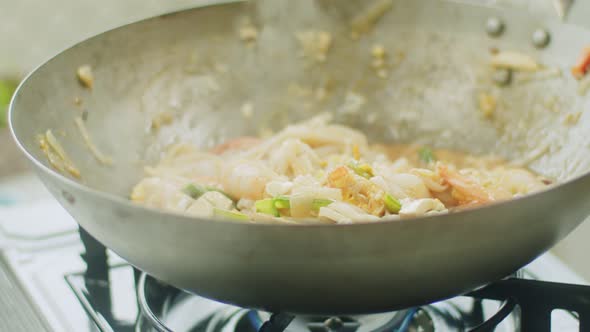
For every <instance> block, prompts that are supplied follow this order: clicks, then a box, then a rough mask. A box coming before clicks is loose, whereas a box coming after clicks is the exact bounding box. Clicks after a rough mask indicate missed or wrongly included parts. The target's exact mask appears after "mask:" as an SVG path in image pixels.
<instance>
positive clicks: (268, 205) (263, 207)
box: [254, 198, 281, 217]
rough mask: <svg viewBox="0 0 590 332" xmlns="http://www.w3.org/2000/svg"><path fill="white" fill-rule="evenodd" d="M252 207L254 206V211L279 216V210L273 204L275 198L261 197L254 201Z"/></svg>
mask: <svg viewBox="0 0 590 332" xmlns="http://www.w3.org/2000/svg"><path fill="white" fill-rule="evenodd" d="M254 208H256V212H260V213H264V214H270V215H272V216H275V217H280V216H281V215H280V214H279V211H278V210H277V208H276V206H275V200H274V199H272V198H267V199H261V200H259V201H256V202H255V203H254Z"/></svg>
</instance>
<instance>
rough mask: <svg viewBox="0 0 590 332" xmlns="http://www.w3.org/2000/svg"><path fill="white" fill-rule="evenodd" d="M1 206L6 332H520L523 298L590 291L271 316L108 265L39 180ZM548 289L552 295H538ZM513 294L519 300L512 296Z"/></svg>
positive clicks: (562, 273)
mask: <svg viewBox="0 0 590 332" xmlns="http://www.w3.org/2000/svg"><path fill="white" fill-rule="evenodd" d="M23 189H24V190H23ZM23 192H28V193H34V194H33V195H26V196H25V195H22V194H20V193H23ZM0 198H2V199H0V331H82V332H83V331H113V332H119V331H138V332H139V331H175V332H182V331H195V332H196V331H207V332H215V331H224V332H231V331H244V332H250V331H252V332H253V331H258V330H262V331H288V332H297V331H311V332H320V331H322V332H323V331H328V332H329V331H333V332H336V331H338V332H346V331H350V332H352V331H357V332H370V331H399V332H404V331H424V332H427V331H470V330H472V329H474V328H476V327H477V326H480V327H479V329H476V331H487V330H490V329H489V325H485V324H486V323H484V321H487V320H490V319H492V320H494V319H496V320H499V321H500V323H499V325H497V327H495V331H518V330H519V326H521V325H520V323H521V322H520V320H521V319H522V318H523V317H524V316H523V315H522V314H523V313H522V312H520V311H521V310H519V309H518V307H517V306H515V299H517V298H518V296H520V295H519V294H518V293H519V292H520V293H525V292H532V291H535V292H536V293H534V294H537V295H538V296H540V297H538V300H539V303H544V301H541V299H544V298H551V299H556V300H560V299H561V300H564V301H566V300H568V299H566V297H567V296H562V294H582V293H584V292H585V293H586V294H587V293H588V290H586V289H585V288H584V287H582V288H579V289H578V288H574V289H568V287H569V286H571V285H565V286H563V285H562V284H556V285H557V286H555V287H549V286H547V283H542V282H539V284H534V283H533V284H531V283H523V281H522V280H521V279H510V280H506V281H505V282H503V283H499V284H496V285H495V287H496V289H494V288H490V287H488V288H484V289H483V290H480V291H479V293H475V294H471V295H472V296H465V297H457V298H454V299H450V300H447V301H443V302H439V303H434V304H431V305H428V306H424V307H420V308H409V309H406V310H402V311H397V312H393V313H383V314H375V315H365V316H348V317H318V316H301V317H299V316H298V317H293V316H290V315H286V314H281V313H278V314H275V315H271V314H270V313H266V312H258V311H254V310H248V309H243V308H238V307H234V306H229V305H226V304H222V303H218V302H215V301H211V300H208V299H204V298H201V297H198V296H194V295H191V294H187V293H185V292H183V291H181V290H178V289H176V288H173V287H171V286H168V285H166V284H163V283H161V282H159V281H157V280H155V279H153V278H152V277H150V276H147V275H142V274H141V273H140V272H139V271H137V270H135V269H134V268H133V267H131V266H130V265H129V264H127V263H126V262H125V261H124V260H123V259H121V258H119V257H117V256H116V255H115V254H114V253H112V252H108V260H107V259H106V258H107V257H106V256H107V255H106V252H105V251H104V249H101V248H100V245H99V244H97V243H96V242H93V240H92V239H91V238H89V237H88V236H87V235H86V234H85V233H84V232H82V239H84V244H86V248H85V246H84V244H83V242H82V241H81V238H80V234H79V232H78V227H77V225H76V223H75V222H74V221H73V220H72V218H71V217H70V216H69V215H68V214H67V213H66V212H65V211H64V210H63V209H62V208H61V207H60V206H59V205H58V204H57V203H56V202H55V201H54V200H53V199H52V198H51V197H49V194H47V193H46V192H45V190H44V189H43V188H42V186H41V185H40V184H39V183H38V182H37V181H36V180H35V179H34V178H32V177H29V176H25V177H23V178H20V179H16V180H14V181H13V182H12V183H4V184H0ZM93 246H96V248H93ZM86 262H88V264H87V263H86ZM522 273H523V276H524V277H525V278H527V279H540V280H548V281H556V282H560V283H573V284H583V285H586V284H587V283H586V282H585V281H584V280H583V279H581V278H580V277H579V276H577V275H576V274H575V273H573V272H572V271H571V270H569V269H568V268H567V267H566V266H565V265H564V264H562V263H561V262H560V261H559V260H558V259H557V258H555V257H554V256H552V255H551V254H545V255H543V256H541V257H540V258H538V259H537V260H536V261H534V262H533V263H531V264H529V265H528V266H527V267H525V269H524V270H523V272H522ZM542 285H544V286H543V287H549V288H541V291H538V290H536V288H535V287H537V288H538V287H541V286H542ZM560 287H561V288H560ZM564 287H565V288H564ZM571 287H581V286H571ZM571 287H570V288H571ZM507 289H508V290H511V291H510V292H511V293H510V294H514V295H510V296H503V295H502V294H503V293H502V292H503V291H505V290H507ZM515 290H516V291H515ZM578 290H579V292H578ZM504 295H505V294H504ZM521 295H522V294H521ZM515 297H516V298H515ZM488 298H493V299H495V300H487V299H488ZM588 298H590V296H589V297H588ZM506 299H508V300H507V301H506ZM570 300H571V299H570ZM568 301H569V300H568ZM574 302H575V301H574ZM564 303H570V302H567V301H566V302H564ZM586 305H587V304H586ZM564 307H566V308H568V307H567V306H564ZM523 308H524V307H523ZM569 309H570V310H572V309H571V308H569ZM527 310H528V309H527ZM525 311H526V310H525ZM500 318H501V319H500ZM578 318H579V317H578V315H577V314H576V313H573V312H571V311H559V310H554V311H553V312H552V314H551V316H550V319H551V327H552V330H553V331H578V330H579V327H580V319H578ZM584 321H585V320H582V323H584ZM482 323H484V325H483V326H481V324H482ZM495 323H498V322H495ZM494 325H496V324H494ZM582 325H583V326H585V325H584V324H582ZM486 328H487V329H486Z"/></svg>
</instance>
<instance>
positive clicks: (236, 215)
mask: <svg viewBox="0 0 590 332" xmlns="http://www.w3.org/2000/svg"><path fill="white" fill-rule="evenodd" d="M213 215H214V216H216V217H222V218H227V219H234V220H250V218H248V216H247V215H245V214H243V213H241V212H238V211H229V210H224V209H220V208H216V207H214V208H213Z"/></svg>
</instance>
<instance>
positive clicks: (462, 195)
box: [436, 162, 494, 205]
mask: <svg viewBox="0 0 590 332" xmlns="http://www.w3.org/2000/svg"><path fill="white" fill-rule="evenodd" d="M436 171H437V173H438V174H439V175H440V177H441V178H442V179H443V180H444V181H445V183H447V184H449V185H450V186H451V187H452V193H451V194H452V196H453V198H454V199H456V200H457V202H458V203H459V205H467V204H486V203H489V202H492V201H493V200H494V198H493V197H492V196H491V195H490V194H489V193H488V192H487V191H486V189H485V188H484V187H483V186H481V185H480V184H478V183H477V182H475V181H473V180H472V179H470V178H468V177H466V176H463V175H461V174H459V173H458V172H456V171H453V170H451V169H449V167H447V166H446V165H444V164H443V163H440V162H439V163H437V164H436Z"/></svg>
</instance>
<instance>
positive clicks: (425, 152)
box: [418, 146, 436, 164]
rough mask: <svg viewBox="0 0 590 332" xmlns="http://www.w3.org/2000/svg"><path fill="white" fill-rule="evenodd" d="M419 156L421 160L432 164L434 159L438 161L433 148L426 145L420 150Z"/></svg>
mask: <svg viewBox="0 0 590 332" xmlns="http://www.w3.org/2000/svg"><path fill="white" fill-rule="evenodd" d="M418 157H420V160H421V161H423V162H424V163H426V164H430V163H432V162H433V161H436V156H435V155H434V152H432V150H431V149H430V148H429V147H426V146H424V147H422V148H420V150H418Z"/></svg>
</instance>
